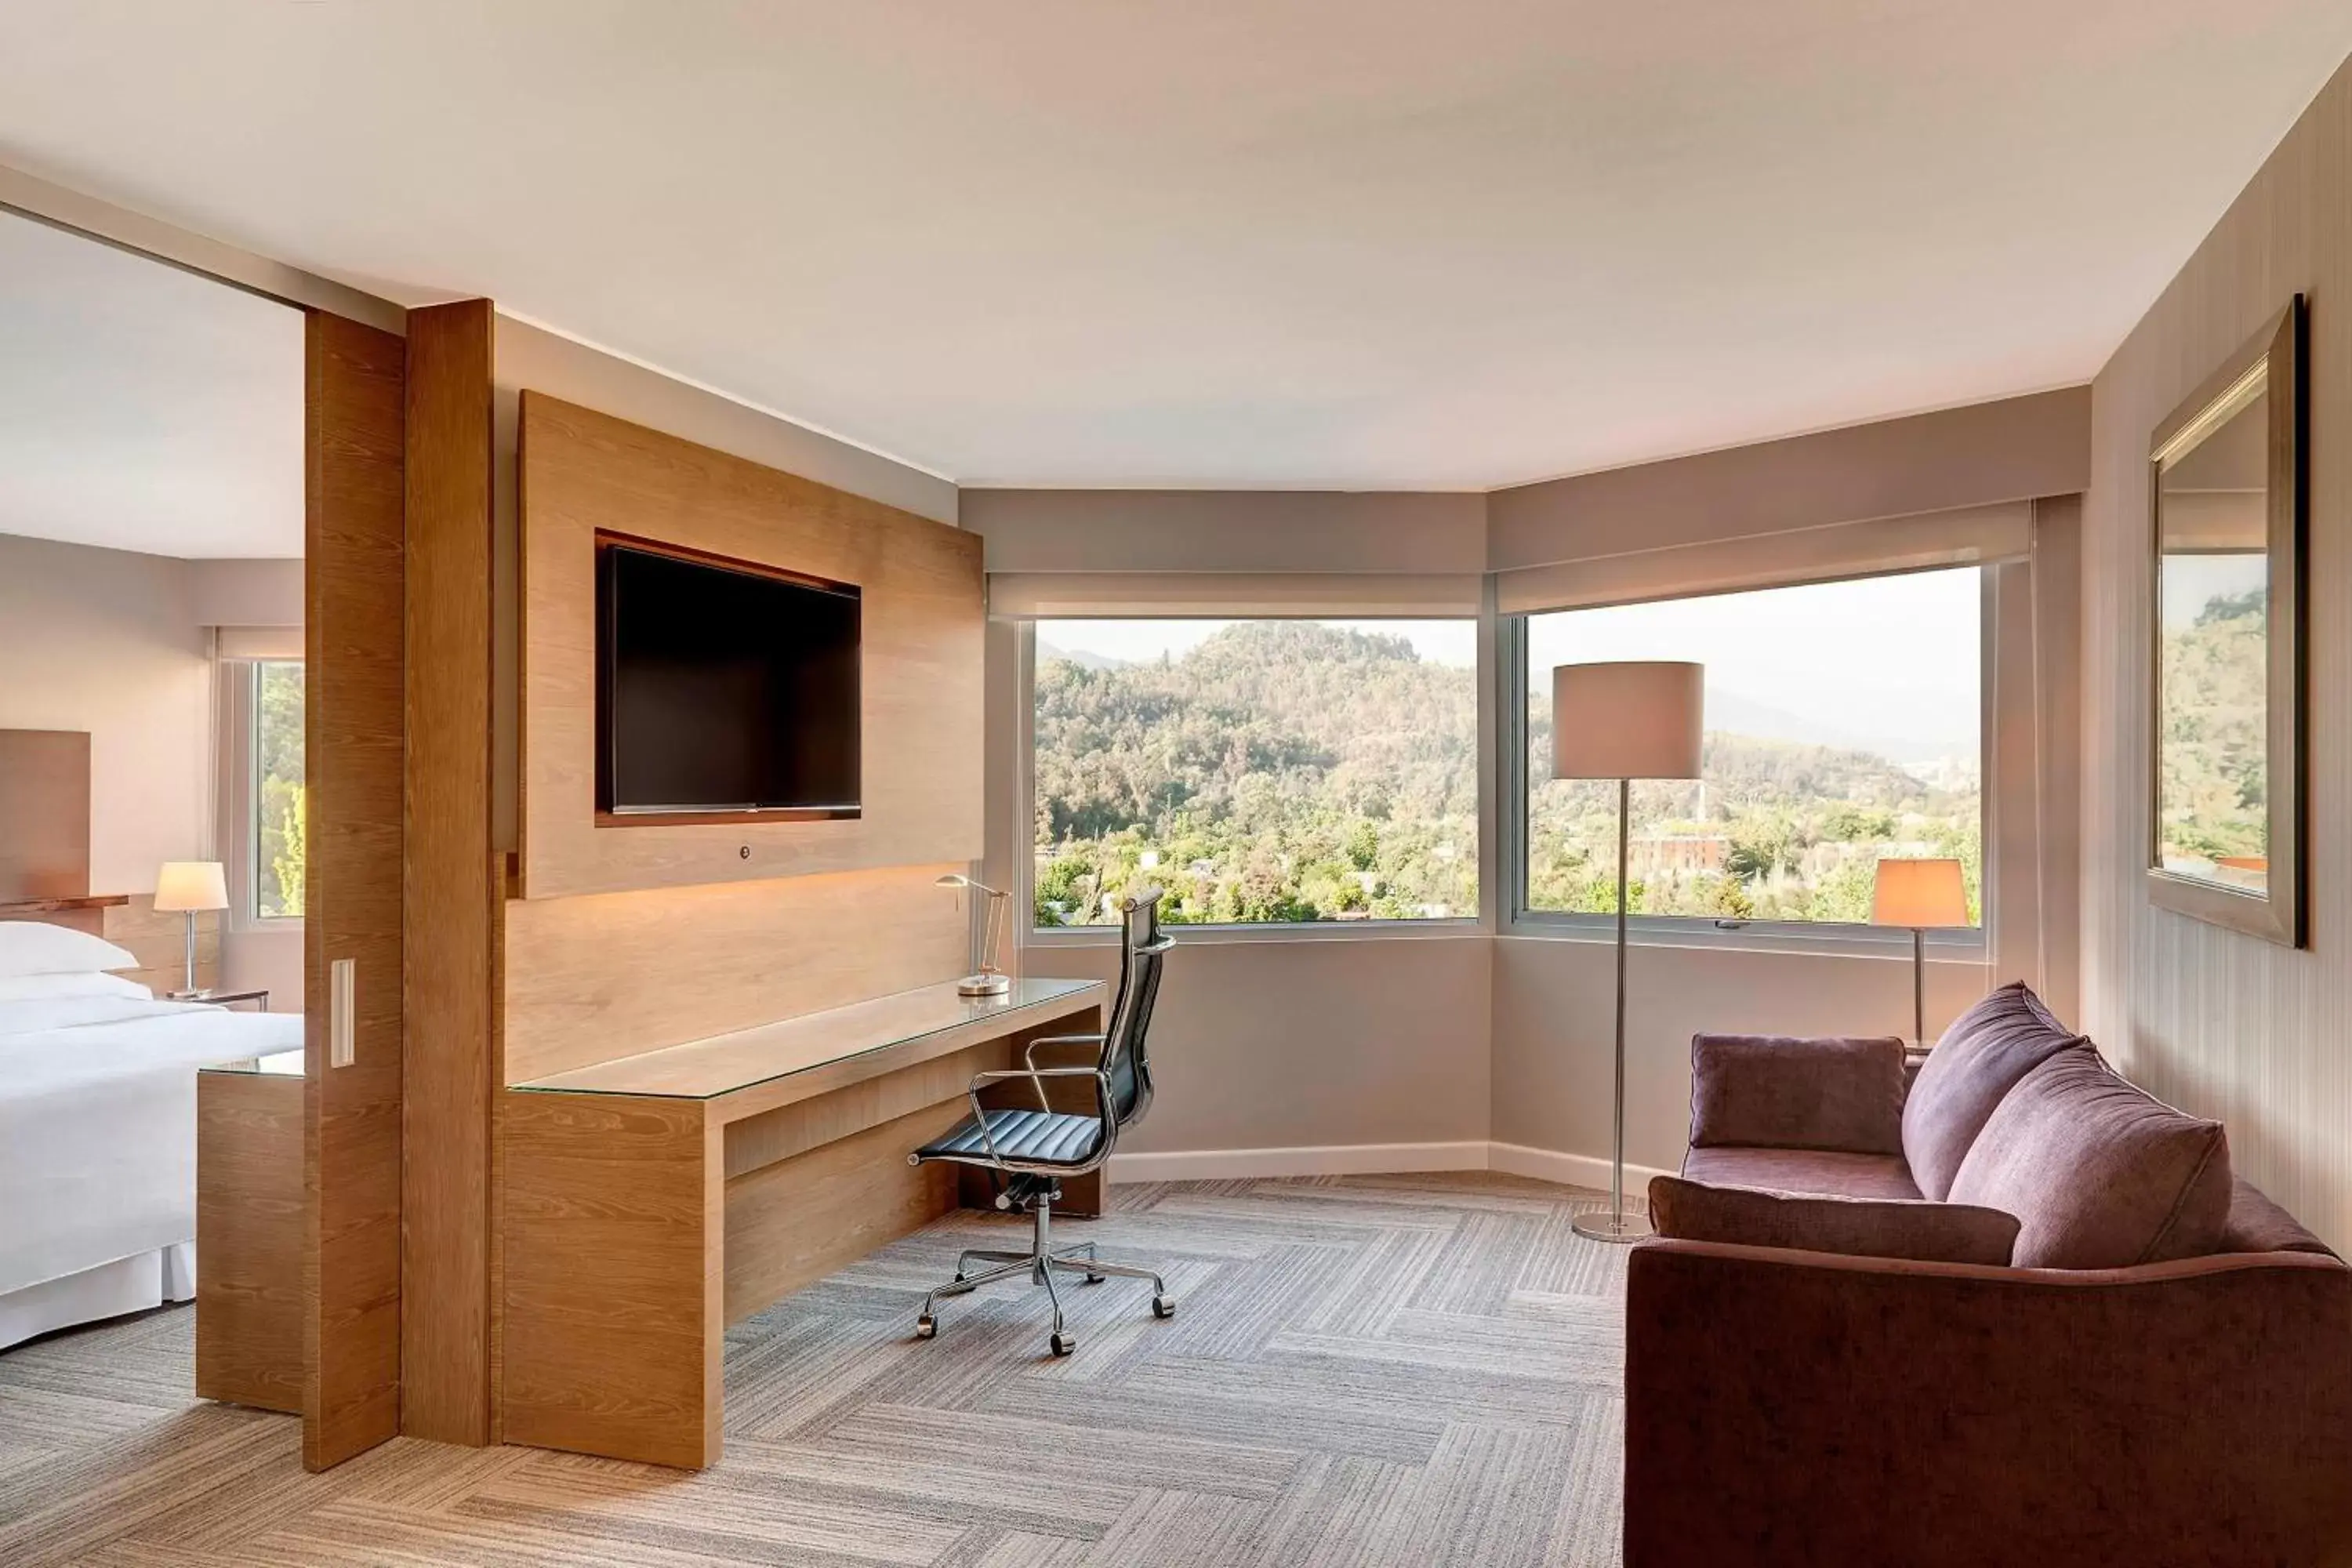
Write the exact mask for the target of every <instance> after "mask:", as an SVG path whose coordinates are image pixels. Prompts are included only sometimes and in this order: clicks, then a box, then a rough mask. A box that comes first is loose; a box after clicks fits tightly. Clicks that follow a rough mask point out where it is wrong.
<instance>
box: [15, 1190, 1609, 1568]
mask: <svg viewBox="0 0 2352 1568" xmlns="http://www.w3.org/2000/svg"><path fill="white" fill-rule="evenodd" d="M1114 1201H1115V1205H1116V1212H1114V1213H1113V1214H1112V1215H1108V1216H1106V1217H1105V1218H1103V1219H1102V1220H1099V1221H1096V1222H1093V1223H1091V1224H1088V1223H1085V1222H1071V1223H1069V1224H1068V1225H1066V1226H1063V1227H1061V1230H1060V1235H1059V1237H1058V1239H1059V1240H1061V1241H1064V1242H1068V1241H1076V1240H1079V1239H1093V1240H1096V1241H1097V1242H1099V1243H1100V1244H1101V1247H1102V1249H1103V1254H1104V1256H1105V1257H1106V1258H1114V1259H1127V1260H1133V1261H1139V1262H1142V1261H1156V1262H1157V1263H1158V1264H1159V1265H1160V1268H1161V1271H1162V1272H1163V1273H1164V1274H1165V1275H1166V1276H1167V1277H1168V1281H1169V1285H1170V1287H1171V1289H1172V1290H1173V1291H1174V1292H1175V1293H1176V1295H1177V1296H1178V1297H1179V1298H1180V1300H1181V1306H1180V1308H1179V1310H1178V1314H1177V1316H1176V1317H1175V1318H1174V1319H1172V1320H1171V1321H1165V1322H1162V1321H1155V1320H1154V1319H1153V1318H1152V1316H1151V1313H1150V1308H1149V1305H1148V1300H1149V1293H1150V1287H1149V1286H1148V1285H1145V1284H1143V1283H1141V1282H1138V1281H1126V1280H1117V1279H1114V1280H1112V1281H1110V1282H1108V1283H1107V1284H1103V1285H1099V1286H1093V1287H1084V1288H1079V1287H1076V1286H1075V1285H1073V1287H1072V1288H1070V1289H1066V1291H1065V1299H1066V1300H1067V1301H1068V1302H1069V1303H1070V1304H1071V1307H1072V1314H1071V1322H1072V1327H1073V1329H1074V1331H1075V1332H1076V1334H1077V1336H1078V1340H1079V1348H1078V1352H1077V1354H1076V1356H1074V1357H1072V1358H1070V1359H1067V1360H1062V1361H1056V1360H1055V1359H1053V1358H1051V1357H1050V1356H1048V1355H1047V1354H1046V1353H1045V1297H1044V1294H1043V1293H1042V1292H1035V1293H1032V1292H1030V1291H1027V1290H1018V1289H1014V1288H1013V1287H1011V1286H1000V1287H996V1288H993V1289H990V1290H988V1291H984V1292H982V1293H980V1294H978V1295H975V1296H971V1297H968V1298H965V1299H963V1300H960V1301H950V1302H949V1303H947V1304H946V1305H945V1307H944V1308H943V1310H942V1312H941V1326H940V1337H939V1339H938V1340H937V1341H935V1342H929V1343H923V1342H917V1341H915V1340H913V1339H912V1338H910V1337H909V1329H910V1326H911V1324H912V1321H913V1316H914V1311H915V1308H916V1306H917V1304H918V1302H919V1300H920V1295H921V1292H922V1291H923V1290H924V1289H926V1288H928V1287H929V1286H930V1285H931V1284H933V1283H936V1282H937V1281H939V1280H940V1279H943V1278H944V1277H945V1276H946V1275H947V1274H949V1273H950V1271H951V1270H952V1268H953V1267H954V1258H955V1253H956V1251H957V1249H958V1248H960V1247H972V1246H997V1247H1005V1246H1013V1245H1016V1244H1017V1243H1018V1240H1019V1232H1018V1227H1017V1225H1016V1222H1013V1221H1010V1220H1005V1219H1000V1218H997V1217H995V1216H991V1215H977V1214H961V1215H951V1216H950V1217H949V1218H947V1219H944V1220H942V1221H940V1223H939V1224H937V1225H934V1226H930V1227H929V1229H927V1230H924V1231H922V1232H921V1233H919V1235H916V1236H913V1237H908V1238H907V1239H906V1240H904V1241H902V1242H899V1243H898V1244H897V1245H895V1246H892V1247H887V1248H886V1249H884V1250H883V1251H881V1252H879V1253H877V1254H876V1255H875V1256H873V1257H872V1258H867V1259H866V1260H865V1261H863V1262H861V1263H859V1264H857V1265H856V1267H854V1268H848V1269H845V1270H844V1271H842V1272H841V1273H839V1274H836V1275H835V1276H833V1277H832V1278H830V1279H824V1280H822V1281H820V1282H818V1283H817V1284H815V1285H813V1286H811V1287H810V1288H809V1289H805V1290H803V1291H801V1292H800V1293H798V1294H797V1295H794V1296H793V1297H791V1298H789V1299H788V1300H784V1301H782V1302H780V1303H779V1304H778V1305H777V1306H776V1307H774V1308H773V1309H772V1310H769V1311H768V1312H765V1313H763V1314H761V1316H760V1317H758V1318H756V1319H753V1320H751V1321H748V1322H745V1323H742V1324H740V1325H738V1326H737V1327H736V1328H735V1329H734V1330H732V1331H730V1333H729V1335H728V1360H727V1402H728V1410H727V1454H726V1458H725V1459H724V1460H723V1461H722V1462H721V1463H720V1464H719V1466H718V1467H717V1468H713V1469H711V1470H709V1471H706V1472H704V1473H701V1474H699V1475H688V1474H683V1473H680V1472H677V1471H670V1470H657V1469H650V1468H645V1467H642V1466H636V1465H626V1464H619V1463H614V1462H612V1461H607V1460H600V1459H589V1458H580V1457H578V1456H574V1455H565V1454H553V1453H547V1452H542V1451H540V1450H535V1449H529V1448H492V1449H483V1450H474V1449H464V1448H452V1447H440V1446H437V1445H434V1444H428V1443H419V1442H415V1441H410V1440H405V1439H404V1440H401V1441H397V1442H394V1443H391V1444H387V1445H385V1446H384V1447H381V1448H378V1449H376V1450H375V1451H374V1452H373V1453H370V1454H367V1455H364V1456H362V1458H358V1459H355V1460H353V1461H352V1462H351V1463H350V1464H347V1465H345V1466H343V1467H342V1468H340V1469H337V1470H334V1471H332V1472H331V1473H329V1474H327V1475H323V1476H308V1475H305V1474H303V1473H302V1469H301V1466H300V1462H299V1424H298V1423H297V1422H295V1421H294V1420H292V1419H291V1418H289V1417H285V1416H278V1415H263V1414H260V1413H257V1412H254V1411H247V1410H237V1409H231V1408H227V1407H224V1406H218V1405H200V1404H197V1403H195V1402H194V1399H193V1396H192V1395H191V1394H190V1392H189V1384H190V1353H191V1352H190V1339H191V1333H192V1329H193V1323H192V1319H193V1315H194V1314H193V1313H192V1311H190V1310H187V1309H184V1308H181V1309H172V1310H163V1311H160V1312H155V1313H151V1314H148V1315H147V1316H145V1317H142V1318H139V1319H135V1320H132V1321H128V1322H124V1323H121V1324H115V1325H109V1326H106V1327H102V1328H98V1329H93V1330H88V1331H80V1332H76V1333H71V1334H66V1335H60V1336H57V1337H55V1338H52V1339H49V1340H46V1341H42V1342H36V1343H34V1344H30V1345H26V1346H23V1347H20V1348H19V1349H17V1350H16V1351H13V1352H6V1353H5V1354H0V1563H8V1564H10V1565H11V1568H35V1565H37V1564H47V1563H96V1564H113V1565H117V1568H159V1565H162V1564H185V1565H188V1568H343V1565H348V1564H399V1565H403V1568H415V1565H421V1564H429V1563H467V1564H474V1563H480V1564H491V1563H499V1564H504V1563H518V1564H535V1565H545V1568H583V1565H585V1568H594V1565H605V1564H628V1565H631V1568H693V1565H702V1564H714V1563H772V1564H793V1565H795V1568H802V1565H805V1568H872V1565H875V1564H891V1563H896V1564H908V1565H910V1568H912V1565H923V1568H1087V1565H1096V1564H1115V1565H1118V1568H1157V1565H1160V1564H1168V1565H1174V1564H1194V1563H1199V1564H1219V1565H1223V1564H1242V1565H1265V1568H1277V1565H1279V1568H1294V1565H1295V1568H1370V1565H1384V1564H1395V1565H1398V1568H1441V1565H1448V1564H1462V1565H1465V1568H1469V1565H1475V1568H1512V1565H1515V1564H1586V1563H1615V1562H1616V1561H1617V1557H1618V1545H1617V1542H1618V1527H1619V1512H1618V1510H1619V1502H1618V1486H1619V1473H1620V1472H1619V1449H1620V1433H1621V1429H1622V1408H1621V1386H1622V1381H1621V1376H1620V1372H1621V1367H1622V1342H1623V1332H1622V1293H1623V1286H1624V1254H1623V1252H1622V1251H1621V1250H1618V1249H1615V1248H1610V1247H1601V1246H1598V1245H1596V1244H1593V1243H1591V1242H1586V1241H1583V1240H1581V1239H1580V1238H1578V1237H1575V1236H1574V1235H1572V1234H1571V1233H1570V1229H1569V1219H1570V1215H1571V1214H1573V1213H1574V1212H1576V1211H1577V1210H1579V1209H1582V1208H1587V1207H1593V1206H1598V1205H1600V1204H1601V1202H1603V1201H1604V1200H1601V1198H1599V1197H1598V1196H1597V1195H1596V1194H1591V1193H1589V1192H1585V1191H1582V1190H1580V1189H1576V1188H1570V1187H1558V1186H1551V1185H1549V1184H1543V1183H1539V1182H1530V1181H1521V1180H1517V1179H1514V1178H1511V1177H1506V1176H1492V1175H1486V1174H1465V1175H1459V1176H1450V1175H1436V1176H1391V1177H1349V1178H1328V1179H1320V1180H1305V1181H1231V1182H1195V1183H1184V1184H1158V1185H1139V1186H1125V1187H1119V1188H1116V1189H1114Z"/></svg>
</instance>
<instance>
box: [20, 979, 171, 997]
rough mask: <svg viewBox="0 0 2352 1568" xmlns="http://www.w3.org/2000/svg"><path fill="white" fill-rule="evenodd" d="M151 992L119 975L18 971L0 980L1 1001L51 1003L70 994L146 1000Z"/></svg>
mask: <svg viewBox="0 0 2352 1568" xmlns="http://www.w3.org/2000/svg"><path fill="white" fill-rule="evenodd" d="M154 995H155V994H154V993H153V992H152V991H150V990H148V989H147V987H145V986H144V985H142V984H139V982H137V981H136V980H126V979H124V978H123V977H122V976H121V975H120V974H19V975H16V976H15V977H14V978H12V979H7V980H0V1003H6V1002H54V1001H57V1000H58V998H60V997H73V996H128V997H131V998H133V999H135V1000H137V1001H141V1002H147V1001H152V1000H153V999H154Z"/></svg>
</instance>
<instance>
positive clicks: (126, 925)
mask: <svg viewBox="0 0 2352 1568" xmlns="http://www.w3.org/2000/svg"><path fill="white" fill-rule="evenodd" d="M153 906H154V900H153V899H152V897H151V896H147V895H142V896H141V897H139V898H137V899H135V900H134V899H132V898H130V897H128V896H127V895H125V894H121V893H100V894H96V895H93V894H92V893H91V892H90V890H89V733H88V731H81V730H0V921H41V922H43V923H44V924H47V925H56V926H70V927H71V928H72V929H74V930H75V931H88V932H89V934H90V935H92V936H98V937H104V938H105V939H106V940H107V941H109V942H112V943H114V944H115V945H116V946H118V947H121V948H125V949H128V950H129V951H130V952H131V953H133V954H135V955H136V956H137V957H138V959H139V962H140V964H141V967H140V968H138V969H135V970H129V971H125V972H124V973H125V974H126V975H127V977H128V978H130V979H132V980H136V981H138V982H139V983H140V984H142V985H144V986H147V987H148V988H149V989H151V990H154V991H165V990H169V989H171V988H172V987H173V986H176V985H178V984H181V982H182V980H183V979H184V977H185V973H186V971H185V968H184V958H183V952H184V940H185V939H184V931H185V927H184V924H183V922H182V921H181V918H180V917H179V916H177V915H159V914H157V913H156V912H155V910H154V907H153ZM219 976H220V921H219V919H218V917H216V916H210V915H206V916H200V917H199V918H198V920H197V938H196V981H197V984H201V985H210V984H215V982H217V980H218V979H219Z"/></svg>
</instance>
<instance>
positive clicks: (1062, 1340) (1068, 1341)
mask: <svg viewBox="0 0 2352 1568" xmlns="http://www.w3.org/2000/svg"><path fill="white" fill-rule="evenodd" d="M1046 1343H1047V1344H1049V1345H1051V1346H1053V1347H1054V1353H1055V1355H1067V1354H1069V1353H1070V1352H1072V1351H1074V1350H1076V1349H1077V1348H1078V1342H1077V1341H1076V1340H1074V1339H1072V1338H1071V1337H1070V1336H1069V1335H1067V1334H1055V1336H1054V1337H1053V1338H1052V1339H1050V1340H1048V1341H1046Z"/></svg>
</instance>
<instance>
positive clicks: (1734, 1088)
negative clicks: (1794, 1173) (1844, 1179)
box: [1690, 1035, 1906, 1154]
mask: <svg viewBox="0 0 2352 1568" xmlns="http://www.w3.org/2000/svg"><path fill="white" fill-rule="evenodd" d="M1905 1089H1906V1079H1905V1076H1904V1069H1903V1042H1902V1041H1901V1040H1898V1039H1896V1038H1895V1037H1892V1036H1886V1037H1844V1036H1828V1037H1812V1038H1804V1037H1795V1036H1788V1035H1694V1036H1692V1037H1691V1126H1690V1142H1691V1146H1692V1147H1693V1148H1706V1147H1708V1146H1710V1145H1719V1144H1745V1145H1748V1146H1751V1147H1759V1148H1769V1149H1834V1150H1843V1151H1845V1152H1851V1153H1856V1154H1900V1153H1901V1152H1903V1095H1904V1090H1905Z"/></svg>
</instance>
